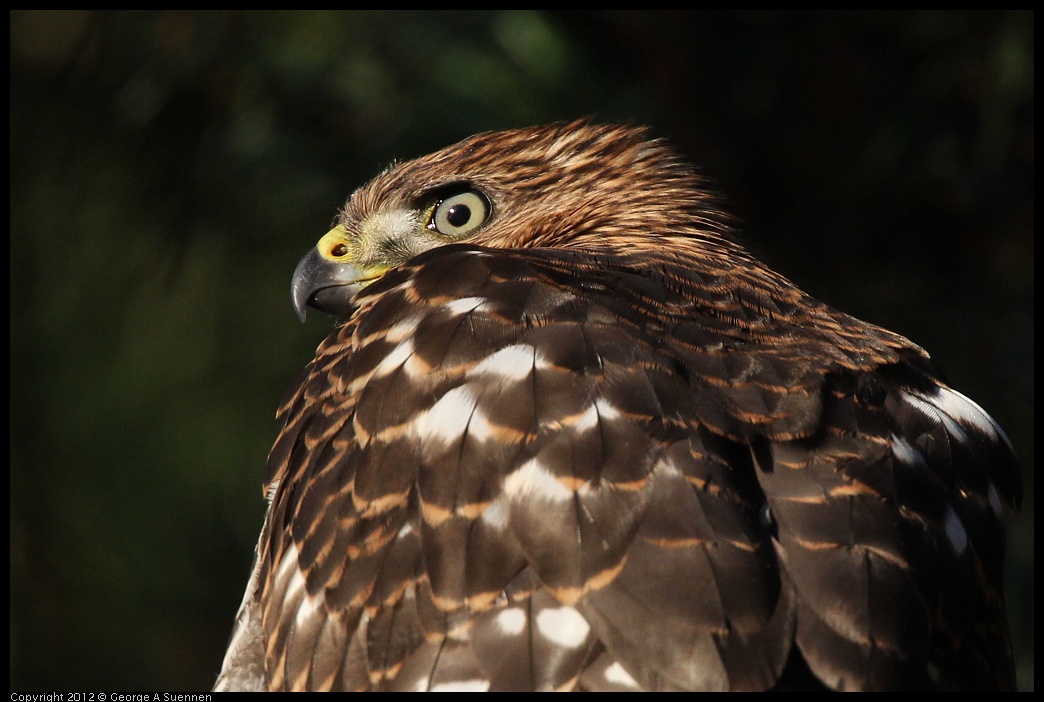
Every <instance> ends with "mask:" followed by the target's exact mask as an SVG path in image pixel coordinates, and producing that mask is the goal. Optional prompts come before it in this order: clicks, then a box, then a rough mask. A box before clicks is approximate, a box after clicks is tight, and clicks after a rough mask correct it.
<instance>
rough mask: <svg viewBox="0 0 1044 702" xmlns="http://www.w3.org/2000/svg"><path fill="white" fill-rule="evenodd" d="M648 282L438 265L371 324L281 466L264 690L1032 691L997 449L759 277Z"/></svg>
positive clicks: (317, 374)
mask: <svg viewBox="0 0 1044 702" xmlns="http://www.w3.org/2000/svg"><path fill="white" fill-rule="evenodd" d="M657 256H658V255H657V253H656V251H655V250H642V251H636V252H635V253H633V254H631V255H628V256H610V255H594V254H581V253H575V252H568V251H562V250H544V249H527V250H517V251H497V250H493V249H481V248H476V247H468V246H461V245H455V246H447V247H442V248H440V249H437V250H434V251H431V252H428V253H426V254H422V255H421V256H419V257H417V258H415V259H414V260H413V261H411V262H410V263H409V264H407V265H405V266H403V267H401V268H399V269H397V270H394V271H392V272H390V273H388V274H387V275H386V276H385V277H384V278H382V279H381V280H380V281H379V282H377V283H374V284H373V285H372V286H371V287H370V288H368V289H367V290H366V291H364V293H362V294H361V295H360V296H359V298H358V300H357V304H358V309H357V310H356V312H355V314H354V315H353V317H352V318H351V319H350V320H349V321H348V322H347V323H346V324H345V325H344V326H343V327H341V328H340V329H339V330H338V331H337V332H336V333H335V334H334V335H332V336H331V337H330V338H329V339H328V340H327V341H326V342H324V344H323V345H322V346H321V347H320V348H319V350H318V353H317V356H316V358H315V360H314V361H313V362H312V363H311V364H310V366H309V367H308V369H307V370H306V372H305V374H304V376H303V378H302V381H301V382H300V384H299V385H298V387H297V389H296V392H295V393H293V395H292V396H291V397H290V398H289V400H288V401H287V403H286V404H285V406H284V408H283V410H282V416H283V417H284V421H285V426H284V429H283V432H282V433H281V435H280V437H279V439H278V440H277V442H276V444H275V447H274V448H273V451H272V453H271V457H270V461H269V468H268V476H269V479H270V481H272V483H273V485H274V488H273V500H272V504H271V509H270V513H269V516H268V521H267V526H266V529H265V532H264V534H263V535H262V541H261V544H260V546H259V571H258V592H257V598H256V600H257V601H258V602H260V603H261V605H260V607H257V606H254V605H251V606H252V607H253V609H252V610H251V611H252V612H257V613H258V615H257V616H255V617H254V618H253V620H252V621H253V628H252V629H251V631H252V632H253V634H254V636H255V637H259V638H261V639H262V640H263V642H264V652H263V656H262V657H263V660H264V668H265V670H266V671H267V684H268V685H269V686H271V687H272V688H273V689H305V688H321V689H360V690H362V689H412V690H424V689H436V690H437V689H449V688H461V689H490V690H519V689H588V690H595V689H635V688H637V687H641V688H644V689H657V690H674V689H767V688H772V687H775V686H777V685H778V686H780V687H786V686H787V684H788V683H789V682H793V681H797V680H799V679H800V680H805V679H807V678H809V677H810V676H808V671H809V670H811V672H812V673H813V674H815V676H817V677H818V679H819V681H821V682H822V683H825V684H826V685H827V686H830V687H834V688H840V689H878V688H897V687H934V686H945V685H947V684H950V682H952V681H953V680H958V681H961V680H987V681H996V684H997V686H999V687H1002V688H1003V687H1011V686H1012V685H1013V680H1012V674H1011V669H1010V644H1009V643H1008V641H1007V635H1006V626H1005V625H1004V623H1003V600H1002V598H1001V591H1002V590H1001V583H1000V559H1001V558H1002V556H1001V554H998V553H997V551H996V546H995V544H996V543H998V542H999V543H1003V534H1002V533H1001V527H1000V512H999V510H1000V507H1001V502H1002V501H1008V502H1011V501H1017V499H1018V494H1017V490H1018V487H1017V485H1018V483H1017V478H1014V477H1012V476H1013V475H1015V473H1014V466H1013V464H1012V463H1011V459H1010V447H1008V446H1007V444H1006V440H1004V439H1003V435H1002V434H1001V433H1000V431H999V429H997V428H996V426H995V425H994V424H993V423H992V420H990V419H989V418H988V417H987V416H986V415H985V414H984V413H982V411H981V410H979V409H978V408H977V407H975V405H974V404H972V403H971V402H970V401H968V400H966V399H964V398H963V397H961V396H959V395H958V394H956V393H954V392H953V391H951V390H949V389H948V388H947V387H946V386H945V385H943V384H942V383H941V382H940V381H938V380H937V379H936V378H935V377H934V375H933V374H932V371H931V365H930V363H929V362H928V360H927V357H926V356H925V355H924V354H923V352H921V351H920V350H919V349H917V348H916V347H914V346H912V345H911V344H909V342H906V341H905V340H904V339H902V338H901V337H898V336H895V335H892V334H889V333H888V332H884V331H883V330H879V329H877V328H875V327H872V326H870V325H866V324H863V323H861V322H858V321H857V320H854V319H851V318H849V317H846V316H844V315H841V314H839V313H837V312H834V311H833V310H830V309H829V308H826V307H824V306H823V305H821V304H819V303H815V302H814V301H812V300H810V299H809V298H807V297H805V296H803V295H802V294H801V293H800V292H799V291H796V290H795V289H794V288H793V287H792V286H789V284H785V281H783V282H781V279H779V278H778V277H775V276H774V275H773V274H771V273H769V272H767V271H765V270H763V269H758V270H754V269H753V268H751V269H750V270H748V269H746V268H744V266H754V265H755V264H753V263H751V262H749V261H747V260H746V259H743V260H739V261H737V260H735V259H728V260H726V259H725V258H720V259H714V257H710V258H706V257H704V258H701V260H700V261H684V262H682V264H681V265H679V263H678V261H677V257H675V258H671V259H667V258H662V257H661V258H658V257H657ZM715 260H718V261H719V263H718V264H715ZM715 266H717V267H715ZM724 266H729V267H730V269H729V270H727V271H726V270H725V268H724ZM728 276H732V278H733V279H738V280H740V281H744V284H742V285H740V286H739V287H737V286H736V285H735V284H730V285H723V284H721V282H720V281H722V280H724V279H726V278H727V277H728ZM943 581H945V582H946V583H947V587H941V586H940V582H943ZM249 594H250V593H249V592H248V600H251V598H250V597H249ZM251 602H252V600H251ZM246 605H247V603H245V605H244V607H246ZM962 612H963V613H965V614H964V615H963V616H962ZM967 613H970V616H968V614H967ZM249 614H250V613H249V612H247V613H246V614H244V615H243V616H244V617H246V618H248V619H249V618H250V617H249ZM258 632H260V633H258ZM230 655H231V653H230ZM944 667H945V669H944ZM952 676H957V677H952Z"/></svg>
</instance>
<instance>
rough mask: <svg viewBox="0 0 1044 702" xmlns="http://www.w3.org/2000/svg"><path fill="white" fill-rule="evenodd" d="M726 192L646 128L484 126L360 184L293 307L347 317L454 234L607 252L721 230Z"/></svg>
mask: <svg viewBox="0 0 1044 702" xmlns="http://www.w3.org/2000/svg"><path fill="white" fill-rule="evenodd" d="M716 201H717V198H716V196H715V195H714V194H713V193H712V192H711V191H710V190H708V189H707V188H705V187H704V184H703V180H702V179H701V178H700V177H699V176H698V175H697V174H696V173H695V172H694V171H693V170H692V169H691V168H690V167H689V166H688V165H686V164H685V163H684V162H683V161H681V160H680V159H679V158H677V156H676V155H675V153H674V151H673V150H672V149H671V148H670V147H669V146H667V145H666V144H665V143H664V142H662V141H660V140H657V139H651V138H650V137H649V135H648V133H647V131H646V130H645V129H644V128H640V127H633V126H626V125H596V124H592V123H590V122H588V121H579V122H573V123H556V124H551V125H546V126H540V127H531V128H525V129H515V130H509V131H502V132H486V133H482V134H477V135H475V136H472V137H469V138H468V139H465V140H464V141H461V142H459V143H457V144H455V145H453V146H450V147H447V148H445V149H442V150H441V151H437V152H435V153H432V154H430V155H428V156H424V157H421V158H418V159H414V160H412V161H406V162H403V163H399V164H394V165H392V166H391V167H389V168H388V169H386V170H385V171H384V172H382V173H381V174H380V175H378V176H377V177H376V178H374V179H373V180H372V181H370V182H369V183H367V184H366V185H364V186H363V187H361V188H359V189H358V190H356V191H355V192H354V193H353V194H352V196H351V197H350V198H349V199H348V202H347V203H346V204H345V206H344V207H343V208H342V210H341V212H340V213H339V215H338V217H337V220H336V221H335V223H334V226H333V228H332V229H330V231H329V232H327V233H326V235H324V236H323V237H322V238H321V239H320V240H319V242H318V244H317V245H316V246H315V248H313V249H312V250H311V251H309V252H308V254H307V255H306V256H305V257H304V258H303V259H301V262H300V263H299V264H298V266H297V270H296V271H295V273H294V277H293V284H292V296H293V301H294V307H295V309H296V310H297V314H298V316H299V317H300V318H301V319H302V321H303V320H304V318H305V312H306V307H308V306H311V307H314V308H316V309H318V310H320V311H323V312H327V313H330V314H334V315H337V316H347V315H348V314H349V313H350V311H351V309H352V301H353V300H354V297H355V295H356V294H357V293H358V292H359V291H360V290H362V289H363V288H364V287H366V286H367V285H369V284H370V283H372V282H374V281H375V280H378V279H379V278H380V277H381V276H383V275H384V274H385V273H386V272H387V271H389V270H391V269H393V268H395V267H396V266H398V265H400V264H402V263H404V262H406V261H407V260H409V259H411V258H412V257H414V256H416V255H418V254H420V253H423V252H425V251H427V250H429V249H433V248H436V247H439V246H444V245H446V244H452V243H469V244H473V245H476V246H487V247H495V248H518V247H530V248H531V247H544V246H554V247H559V248H561V247H568V248H584V249H588V250H591V251H595V252H598V251H603V252H604V251H612V250H614V247H624V246H626V247H627V248H630V249H633V248H634V247H636V246H639V247H640V246H658V245H662V243H663V242H662V239H663V238H664V237H671V236H687V237H692V236H696V237H700V236H702V237H705V238H706V237H710V238H712V239H719V238H720V237H721V235H722V234H723V233H725V232H726V231H727V229H728V226H727V224H726V222H727V217H726V216H725V215H724V214H722V213H721V212H720V211H719V210H718V208H717V207H716ZM653 225H655V226H653ZM639 234H640V235H641V236H639ZM621 235H626V236H621Z"/></svg>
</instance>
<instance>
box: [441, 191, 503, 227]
mask: <svg viewBox="0 0 1044 702" xmlns="http://www.w3.org/2000/svg"><path fill="white" fill-rule="evenodd" d="M487 219H489V200H487V199H486V197H485V195H483V194H482V193H480V192H478V191H476V190H466V191H464V192H462V193H457V194H456V195H451V196H449V197H447V198H445V199H444V200H442V201H441V202H439V203H438V204H437V205H435V211H434V212H433V213H432V216H431V223H430V224H429V225H428V226H429V227H430V228H432V229H434V230H435V231H437V232H438V233H439V234H443V235H445V236H452V237H459V236H464V235H465V234H468V233H470V232H472V231H474V230H476V229H478V228H479V227H480V226H482V224H483V223H485V221H486V220H487Z"/></svg>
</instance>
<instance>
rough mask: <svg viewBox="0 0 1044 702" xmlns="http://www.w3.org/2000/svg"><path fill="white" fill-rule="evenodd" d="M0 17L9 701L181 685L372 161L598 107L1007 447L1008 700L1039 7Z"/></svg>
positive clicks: (204, 663)
mask: <svg viewBox="0 0 1044 702" xmlns="http://www.w3.org/2000/svg"><path fill="white" fill-rule="evenodd" d="M10 18H11V649H12V653H11V687H12V689H13V690H41V691H42V690H59V691H70V690H85V691H119V690H201V689H205V688H208V687H209V686H210V685H211V684H212V682H213V679H214V676H215V674H216V673H217V671H218V667H219V665H220V663H221V657H222V655H223V651H224V647H225V644H226V642H227V638H228V634H229V632H230V629H231V626H232V618H233V614H234V612H235V610H236V607H237V606H238V603H239V600H240V597H241V595H242V592H243V588H244V586H245V583H246V578H247V574H248V570H249V567H250V562H251V558H252V550H253V548H254V544H255V541H256V538H257V534H258V532H259V530H260V526H261V520H262V516H263V510H264V503H263V500H262V493H261V475H262V470H263V466H264V463H265V457H266V454H267V452H268V448H269V446H270V445H271V442H272V440H273V438H274V437H275V434H276V431H277V428H278V426H277V424H276V422H275V419H274V412H275V409H276V406H277V405H278V403H279V402H280V400H281V399H282V396H283V393H284V392H285V390H286V389H287V388H288V387H289V385H290V383H291V382H292V381H293V379H294V378H295V376H296V374H297V372H298V371H299V370H300V369H301V368H302V367H303V366H304V364H305V363H306V362H307V361H308V360H309V358H310V357H311V353H312V351H313V350H314V348H315V346H316V345H317V343H318V342H319V341H320V340H321V338H322V337H323V336H324V335H325V334H326V333H327V332H328V331H329V330H330V329H331V328H332V322H331V320H329V319H325V318H323V316H322V315H318V314H314V315H311V316H310V318H309V321H308V324H307V325H305V326H301V325H300V324H299V323H298V322H297V320H296V318H295V317H294V314H293V311H292V309H291V306H290V296H289V284H290V275H291V273H292V271H293V269H294V266H295V264H296V263H297V261H298V259H299V257H300V256H301V255H303V254H304V252H305V251H306V250H307V249H308V248H309V247H311V246H312V245H313V244H314V243H315V241H316V240H317V239H318V237H319V236H321V235H322V234H323V233H324V232H325V231H326V230H327V228H328V225H329V224H330V222H331V221H332V218H333V216H334V214H335V213H336V210H337V208H338V206H339V205H340V204H341V202H342V201H343V200H344V198H345V197H346V196H347V195H348V194H349V193H350V192H351V191H352V190H353V189H354V188H355V187H357V186H358V185H360V184H361V183H362V182H363V181H365V180H366V179H368V177H370V176H371V175H373V174H374V173H375V172H376V171H377V170H378V169H380V168H382V167H384V166H385V165H387V164H388V163H389V162H390V161H392V160H393V159H404V158H410V157H414V156H418V155H421V154H423V153H426V152H428V151H430V150H433V149H435V148H438V147H441V146H445V145H447V144H449V143H451V142H454V141H456V140H458V139H460V138H462V137H464V136H467V135H469V134H471V133H473V132H476V131H482V130H488V129H497V128H503V127H513V126H524V125H528V124H536V123H541V122H546V121H551V120H557V119H570V118H574V117H579V116H585V115H592V116H594V117H596V118H597V119H599V120H602V121H608V120H626V121H633V122H640V123H646V124H649V125H650V126H651V127H652V128H653V131H654V133H655V134H657V135H659V136H664V137H667V138H669V139H671V140H672V141H673V142H674V143H675V144H676V145H677V146H678V147H679V149H680V150H682V151H683V152H684V153H685V154H687V155H688V156H689V157H691V158H692V160H694V161H695V162H697V163H698V164H700V165H701V167H702V168H703V170H704V171H705V172H706V173H707V174H709V175H711V176H713V177H714V178H716V179H717V180H718V181H719V183H720V185H721V188H722V190H723V191H724V192H725V193H726V194H727V195H728V197H729V198H730V200H731V203H732V206H733V208H734V210H735V212H736V213H737V214H738V215H739V216H740V217H741V218H742V220H743V221H744V222H745V236H746V238H747V239H748V240H749V242H750V244H751V246H752V247H753V248H754V250H755V251H757V252H758V254H759V255H760V256H762V257H763V258H764V259H766V260H767V261H768V262H769V263H770V264H771V265H773V266H774V267H776V268H777V269H778V270H780V271H781V272H783V273H784V274H786V275H787V276H788V277H790V278H791V279H793V280H795V281H796V282H798V284H799V285H801V286H802V287H803V288H804V289H805V290H807V291H808V292H810V293H812V294H814V295H816V296H817V297H820V298H821V299H823V300H825V301H827V302H829V303H831V304H833V305H834V306H836V307H840V308H841V309H844V310H845V311H847V312H850V313H853V314H855V315H857V316H860V317H862V318H864V319H867V320H869V321H872V322H875V323H878V324H881V325H883V326H886V327H889V328H891V329H894V330H895V331H898V332H900V333H902V334H904V335H906V336H908V337H909V338H911V339H912V340H914V341H915V342H917V343H918V344H920V345H922V346H924V347H925V348H927V349H928V350H929V351H930V352H931V353H932V354H933V356H934V357H935V359H936V360H937V361H938V362H939V364H940V365H941V366H942V367H943V368H944V369H945V370H946V372H947V374H948V376H949V379H950V381H951V382H952V384H953V385H954V386H955V387H957V388H958V389H960V390H961V391H962V392H964V393H965V394H967V395H969V396H971V397H972V398H974V399H975V400H976V401H978V402H979V403H980V404H982V405H983V407H985V408H986V409H987V410H988V411H989V412H991V413H992V414H993V415H994V416H995V417H996V418H997V419H998V421H999V422H1000V423H1001V425H1002V426H1004V427H1005V429H1006V430H1007V432H1008V433H1009V436H1010V437H1011V439H1012V442H1013V443H1014V444H1015V447H1016V450H1017V451H1018V454H1019V456H1020V459H1021V461H1022V465H1023V468H1024V471H1025V479H1026V493H1027V499H1026V504H1025V505H1024V508H1023V510H1022V512H1021V514H1019V515H1018V516H1017V517H1014V518H1013V519H1012V520H1011V531H1010V534H1011V537H1010V543H1009V572H1008V585H1009V596H1010V601H1009V604H1010V612H1011V618H1012V624H1013V629H1014V637H1015V647H1016V652H1017V654H1018V662H1019V678H1020V686H1021V687H1022V688H1023V689H1026V690H1032V689H1033V619H1034V610H1033V594H1032V593H1033V565H1034V564H1033V502H1034V500H1033V461H1034V456H1033V451H1034V437H1033V428H1034V425H1033V360H1032V359H1033V218H1034V206H1033V192H1032V191H1033V152H1034V148H1033V136H1034V132H1033V43H1034V32H1033V14H1032V13H1031V12H1015V11H996V12H981V11H967V12H964V11H958V12H867V13H862V12H860V13H851V12H846V13H833V12H814V13H807V12H782V11H779V12H739V11H734V12H720V13H719V12H714V13H709V12H628V11H622V12H578V13H572V12H570V13H553V12H538V11H517V10H504V11H491V12H448V11H442V12H419V11H411V12H394V11H385V12H312V11H307V12H305V11H302V12H218V11H214V12H188V11H185V12H173V11H172V12H166V11H151V12H131V11H127V12H100V11H61V12H52V11H13V12H11V15H10Z"/></svg>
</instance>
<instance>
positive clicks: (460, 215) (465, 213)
mask: <svg viewBox="0 0 1044 702" xmlns="http://www.w3.org/2000/svg"><path fill="white" fill-rule="evenodd" d="M470 219H471V208H470V207H468V206H467V205H454V206H453V207H451V208H449V212H447V213H446V221H447V222H449V223H450V224H452V225H453V226H454V227H463V226H464V225H465V224H467V223H468V220H470Z"/></svg>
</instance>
